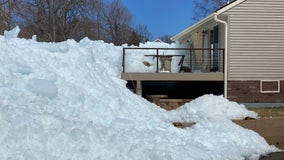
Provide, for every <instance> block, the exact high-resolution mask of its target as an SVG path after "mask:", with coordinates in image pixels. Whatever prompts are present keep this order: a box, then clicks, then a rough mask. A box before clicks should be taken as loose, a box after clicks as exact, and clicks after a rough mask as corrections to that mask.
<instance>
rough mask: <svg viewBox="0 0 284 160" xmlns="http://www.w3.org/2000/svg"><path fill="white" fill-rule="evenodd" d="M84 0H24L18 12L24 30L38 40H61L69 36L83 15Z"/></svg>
mask: <svg viewBox="0 0 284 160" xmlns="http://www.w3.org/2000/svg"><path fill="white" fill-rule="evenodd" d="M83 11H84V0H25V1H22V3H21V10H18V13H19V15H20V17H21V20H22V21H23V22H24V23H23V25H24V29H23V30H26V32H29V33H31V34H36V35H37V36H38V37H39V40H44V41H53V42H57V41H63V40H66V39H67V38H70V32H71V30H72V31H73V32H74V30H76V29H77V28H78V26H79V24H80V23H81V19H82V18H83V17H84V15H83V14H82V13H83Z"/></svg>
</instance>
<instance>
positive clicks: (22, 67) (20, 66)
mask: <svg viewBox="0 0 284 160" xmlns="http://www.w3.org/2000/svg"><path fill="white" fill-rule="evenodd" d="M11 69H12V70H13V71H14V72H17V73H21V74H30V73H32V68H31V67H30V66H28V65H27V64H25V63H20V62H16V61H15V62H14V66H13V67H11Z"/></svg>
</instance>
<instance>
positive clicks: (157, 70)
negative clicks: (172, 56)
mask: <svg viewBox="0 0 284 160" xmlns="http://www.w3.org/2000/svg"><path fill="white" fill-rule="evenodd" d="M156 67H157V69H156V72H157V73H158V72H159V49H158V48H157V66H156Z"/></svg>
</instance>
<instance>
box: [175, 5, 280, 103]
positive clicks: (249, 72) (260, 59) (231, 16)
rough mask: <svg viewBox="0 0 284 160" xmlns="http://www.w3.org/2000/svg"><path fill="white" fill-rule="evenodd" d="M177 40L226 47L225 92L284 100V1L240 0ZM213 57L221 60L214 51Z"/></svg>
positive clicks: (248, 99)
mask: <svg viewBox="0 0 284 160" xmlns="http://www.w3.org/2000/svg"><path fill="white" fill-rule="evenodd" d="M171 40H173V41H175V42H180V43H182V44H187V45H188V47H193V48H210V49H213V51H214V49H217V48H224V49H225V53H224V66H223V67H224V68H223V70H224V79H223V80H224V96H225V97H226V98H228V99H229V100H232V101H236V102H241V103H274V104H280V105H283V104H284V1H283V0H235V1H233V2H231V3H230V4H227V5H226V6H224V7H222V8H220V9H218V10H217V11H215V12H214V13H212V14H210V15H209V16H207V17H205V18H204V19H202V20H201V21H199V22H197V23H195V24H194V25H192V26H190V27H189V28H186V29H185V30H183V31H181V32H180V33H178V34H177V35H175V36H173V37H172V38H171ZM195 54H197V53H195ZM200 55H202V54H200ZM210 56H211V58H213V59H218V55H217V54H216V55H215V53H214V52H213V53H211V55H210ZM196 57H198V56H197V55H196ZM199 57H200V59H202V60H204V59H207V58H208V56H207V57H206V56H204V55H202V56H199ZM214 63H215V62H214ZM216 63H218V62H217V61H216ZM217 68H218V67H217ZM211 69H213V70H214V64H213V68H212V67H211Z"/></svg>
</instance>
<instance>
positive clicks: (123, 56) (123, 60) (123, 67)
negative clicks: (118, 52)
mask: <svg viewBox="0 0 284 160" xmlns="http://www.w3.org/2000/svg"><path fill="white" fill-rule="evenodd" d="M122 72H123V73H124V72H125V48H123V49H122Z"/></svg>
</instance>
